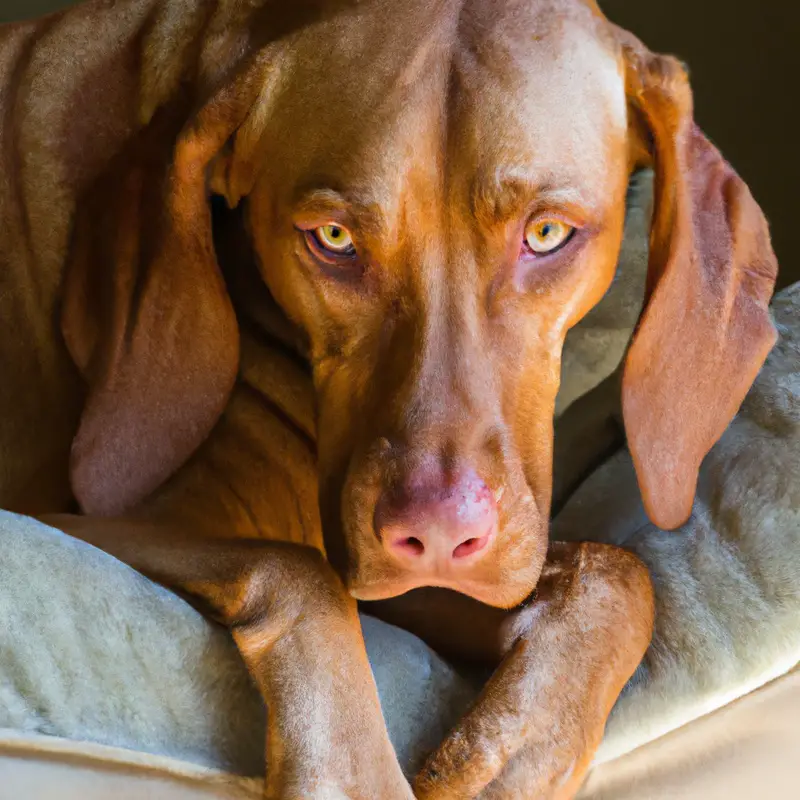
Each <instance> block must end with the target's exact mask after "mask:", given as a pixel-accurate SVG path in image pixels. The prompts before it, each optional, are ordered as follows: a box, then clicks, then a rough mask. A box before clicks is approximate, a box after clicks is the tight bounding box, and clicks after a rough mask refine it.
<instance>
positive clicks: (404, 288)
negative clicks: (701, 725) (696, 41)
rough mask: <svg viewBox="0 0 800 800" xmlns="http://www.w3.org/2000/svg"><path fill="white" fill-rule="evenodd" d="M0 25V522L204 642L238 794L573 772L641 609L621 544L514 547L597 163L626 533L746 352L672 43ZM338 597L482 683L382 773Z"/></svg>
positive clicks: (127, 20)
mask: <svg viewBox="0 0 800 800" xmlns="http://www.w3.org/2000/svg"><path fill="white" fill-rule="evenodd" d="M0 37H1V38H0V78H1V80H0V108H1V109H2V127H1V128H0V143H1V145H2V149H1V150H0V159H2V167H1V168H0V209H1V211H0V220H2V232H1V233H0V269H1V270H2V272H0V277H1V278H2V292H1V293H0V364H1V365H2V382H1V383H0V505H2V507H4V508H6V509H10V510H12V511H18V512H22V513H26V514H31V515H36V516H38V517H40V518H43V519H46V520H47V521H49V522H50V523H51V524H54V525H56V526H57V527H60V528H61V529H63V530H65V531H67V532H69V533H71V534H73V535H75V536H78V537H81V538H83V539H86V540H87V541H89V542H92V543H94V544H96V545H97V546H99V547H102V548H103V549H105V550H107V551H109V552H110V553H112V554H114V555H116V556H117V557H119V558H120V559H122V560H124V561H126V562H127V563H129V564H131V565H133V566H134V567H135V568H137V569H139V570H141V571H142V572H143V573H145V574H146V575H148V576H150V577H152V578H153V579H155V580H157V581H160V582H162V583H163V584H165V585H167V586H169V587H172V588H174V589H175V590H177V591H180V592H182V593H183V594H184V595H186V596H187V597H189V598H191V599H193V601H194V602H196V603H198V604H199V605H201V606H202V607H203V608H205V609H206V610H207V611H208V613H209V614H211V615H213V616H214V617H215V618H216V619H218V620H220V621H221V622H223V623H224V624H225V625H227V626H228V627H229V628H230V630H231V632H232V635H233V637H234V639H235V641H236V644H237V645H238V648H239V650H240V651H241V654H242V657H243V659H244V660H245V662H246V663H247V666H248V668H249V670H250V672H251V674H252V677H253V679H254V681H255V682H256V684H257V685H258V687H259V688H260V690H261V692H262V693H263V697H264V699H265V701H266V703H267V704H268V708H269V725H268V739H267V762H268V779H267V788H266V792H267V796H268V797H270V798H333V797H348V798H358V799H359V800H376V799H377V798H380V799H381V800H394V798H409V797H412V796H414V795H416V796H417V797H424V798H471V797H477V796H480V797H520V798H523V797H524V798H566V797H571V796H572V795H574V793H575V792H576V791H577V788H578V787H579V785H580V783H581V781H582V779H583V778H584V776H585V774H586V771H587V769H588V767H589V764H590V761H591V758H592V754H593V752H594V751H595V748H596V747H597V745H598V743H599V741H600V739H601V737H602V733H603V728H604V724H605V719H606V716H607V714H608V713H609V711H610V709H611V707H612V705H613V703H614V701H615V699H616V698H617V696H618V694H619V692H620V691H621V689H622V687H623V685H624V684H625V682H626V681H627V679H628V678H629V677H630V675H631V674H632V672H633V671H634V669H635V668H636V666H637V664H638V662H639V660H640V659H641V657H642V655H643V653H644V652H645V650H646V648H647V645H648V642H649V638H650V632H651V624H652V616H653V603H652V596H651V587H650V583H649V579H648V576H647V573H646V570H645V568H644V567H643V566H642V565H641V564H640V563H639V562H638V561H637V560H636V559H635V558H634V557H633V556H631V555H629V554H627V553H625V552H624V551H621V550H617V549H614V548H611V547H603V546H598V545H583V546H579V547H576V546H572V545H570V546H567V545H558V544H552V545H550V546H549V547H548V519H549V510H550V504H551V488H552V478H551V475H552V463H553V406H554V399H555V396H556V392H557V389H558V384H559V364H560V352H561V347H562V343H563V340H564V336H565V334H566V332H567V330H568V329H569V328H570V327H571V326H573V325H574V324H575V323H577V322H578V321H579V320H580V319H581V318H582V316H583V315H585V314H586V313H587V312H588V311H589V309H591V308H592V306H593V305H595V304H596V303H597V302H598V301H599V300H600V298H601V297H602V295H603V293H604V292H605V291H606V289H607V288H608V286H609V285H610V283H611V281H612V278H613V275H614V269H615V264H616V260H617V254H618V250H619V247H620V241H621V237H622V229H623V220H624V213H625V193H626V187H627V185H628V182H629V178H630V176H631V174H632V173H633V172H634V171H636V170H637V169H639V168H642V167H646V166H652V167H653V168H654V170H655V175H656V178H655V187H656V188H655V212H654V217H653V222H652V234H651V256H650V271H649V278H648V287H647V301H646V307H645V310H644V313H643V315H642V318H641V321H640V323H639V327H638V330H637V332H636V334H635V336H634V339H633V341H632V344H631V346H630V348H629V351H628V354H627V356H626V362H625V367H624V375H623V378H622V389H621V391H622V412H623V417H624V425H625V430H626V433H627V438H628V442H629V446H630V448H631V451H632V453H633V457H634V460H635V465H636V469H637V474H638V476H639V480H640V485H641V490H642V496H643V498H644V502H645V505H646V508H647V511H648V513H649V514H650V516H651V518H652V519H653V520H654V521H655V522H656V523H657V524H659V525H660V526H661V527H663V528H665V529H671V528H674V527H676V526H678V525H680V524H681V523H682V522H683V521H685V520H686V518H687V517H688V515H689V514H690V512H691V508H692V501H693V495H694V490H695V483H696V478H697V472H698V466H699V464H700V462H701V460H702V459H703V457H704V455H705V454H706V453H707V451H708V450H709V448H710V447H711V446H712V445H713V443H714V442H715V441H716V439H717V438H718V437H719V436H720V434H721V433H722V431H723V430H724V428H725V426H726V425H727V423H728V422H729V421H730V419H731V418H732V416H733V415H734V414H735V412H736V410H737V408H738V406H739V404H740V402H741V401H742V399H743V397H744V395H745V393H746V391H747V389H748V387H749V385H750V383H751V382H752V380H753V379H754V376H755V375H756V373H757V371H758V369H759V367H760V366H761V364H762V362H763V360H764V359H765V357H766V354H767V353H768V351H769V349H770V347H771V345H772V343H773V341H774V330H773V326H772V324H771V321H770V318H769V314H768V311H767V304H768V301H769V299H770V295H771V291H772V287H773V283H774V279H775V275H776V263H775V259H774V256H773V254H772V250H771V248H770V242H769V234H768V230H767V225H766V222H765V220H764V218H763V215H762V213H761V211H760V209H759V208H758V206H757V205H756V203H755V202H754V200H753V198H752V197H751V195H750V193H749V191H748V189H747V187H746V186H745V185H744V183H743V182H742V181H741V179H740V178H739V177H738V176H737V175H736V173H735V172H734V171H733V170H732V169H731V168H730V167H729V166H728V165H727V163H726V162H725V161H724V160H723V159H722V157H721V156H720V154H719V153H718V152H717V150H716V149H715V148H714V146H713V145H712V144H710V143H709V141H708V140H707V139H706V138H705V137H704V135H703V134H702V133H701V132H700V130H698V128H697V127H696V126H695V124H694V122H693V119H692V97H691V93H690V89H689V85H688V82H687V77H686V75H685V72H684V70H683V68H682V67H681V65H680V64H679V63H678V62H677V61H675V60H674V59H673V58H671V57H665V56H660V55H654V54H653V53H651V52H649V51H648V50H647V49H645V48H644V46H643V45H641V43H639V42H638V41H637V40H636V39H634V38H633V37H632V36H630V35H629V34H627V33H625V32H623V31H621V30H620V29H618V28H616V27H615V26H613V25H612V24H611V23H609V22H608V21H607V20H606V19H605V18H604V17H603V16H602V15H601V13H600V11H599V10H598V8H597V7H596V5H595V4H594V2H593V0H502V1H501V0H404V1H403V2H396V0H392V1H391V2H390V1H389V0H297V1H296V2H292V3H280V2H277V0H94V2H89V3H87V4H85V5H83V6H79V7H77V8H74V9H72V10H69V11H66V12H64V13H62V14H58V15H55V16H51V17H48V18H46V19H44V20H41V21H38V22H33V23H26V24H19V25H15V26H11V27H6V28H4V29H2V31H1V32H0ZM664 535H665V536H668V535H669V534H668V533H665V534H664ZM426 587H427V588H426ZM359 601H360V602H363V603H367V604H368V605H367V607H368V608H369V610H370V611H371V612H372V613H375V614H379V615H381V616H383V617H384V618H387V619H391V620H393V621H395V622H399V623H400V624H402V625H404V626H405V627H407V628H409V629H410V630H413V631H415V632H417V633H419V634H420V635H423V636H424V637H425V638H427V640H428V641H430V642H431V643H432V644H433V645H434V646H435V647H437V648H439V649H440V650H442V651H443V652H446V653H448V654H451V655H454V656H459V657H461V658H471V659H478V660H481V661H483V662H486V663H488V664H491V665H493V666H495V667H496V670H495V672H494V674H493V677H492V678H491V680H490V681H489V683H488V684H487V686H486V688H485V690H484V692H483V694H482V695H481V697H480V698H479V700H478V701H477V702H476V704H475V705H474V707H473V708H472V709H471V710H470V712H469V713H468V714H467V716H466V717H465V718H464V719H463V720H462V722H461V723H460V724H459V725H458V726H457V728H456V729H455V730H453V731H452V733H451V734H450V735H449V737H448V738H447V739H446V741H444V742H443V743H442V745H441V747H440V748H439V750H438V751H437V752H435V753H433V754H432V755H431V757H430V759H429V761H428V762H427V764H426V766H425V768H424V769H423V771H422V772H421V774H420V775H419V776H417V778H416V780H415V782H414V785H413V790H412V786H411V785H410V784H409V783H408V782H407V780H406V778H405V777H404V776H403V774H402V772H401V770H400V767H399V765H398V762H397V759H396V757H395V754H394V752H393V750H392V747H391V744H390V742H389V739H388V737H387V733H386V731H385V728H384V723H383V719H382V716H381V710H380V706H379V701H378V696H377V692H376V689H375V685H374V682H373V680H372V676H371V673H370V670H369V665H368V662H367V658H366V655H365V649H364V645H363V642H362V638H361V632H360V628H359V622H358V616H357V602H359ZM412 791H413V793H412Z"/></svg>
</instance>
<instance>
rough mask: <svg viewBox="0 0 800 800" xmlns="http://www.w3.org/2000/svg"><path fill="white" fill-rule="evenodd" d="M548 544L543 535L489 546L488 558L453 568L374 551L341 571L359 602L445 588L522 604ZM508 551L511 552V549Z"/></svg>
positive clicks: (491, 601) (496, 602)
mask: <svg viewBox="0 0 800 800" xmlns="http://www.w3.org/2000/svg"><path fill="white" fill-rule="evenodd" d="M546 549H547V539H546V537H544V538H542V539H541V541H540V537H532V538H530V539H528V540H527V541H525V542H519V541H517V542H514V546H513V547H510V548H503V547H502V546H500V547H498V548H497V550H496V551H495V548H494V547H490V552H489V553H488V554H487V556H486V561H485V562H484V563H483V564H481V565H480V566H479V565H477V564H470V563H469V561H470V559H469V557H467V558H466V559H465V562H466V563H464V564H463V568H462V565H460V564H456V565H453V566H452V567H451V568H445V569H441V568H437V567H436V566H435V565H432V566H431V568H430V569H426V570H420V569H404V568H403V567H402V566H399V565H398V564H396V563H394V562H390V561H387V560H386V559H384V558H381V557H380V556H379V555H378V554H373V555H372V557H370V556H367V557H366V558H364V557H363V554H362V557H361V558H359V559H358V563H357V564H354V565H352V566H351V568H350V569H348V570H347V571H346V573H345V575H344V576H343V577H344V581H345V585H346V587H347V590H348V592H349V593H350V595H351V596H352V597H353V598H355V599H356V600H359V601H364V602H375V601H380V600H390V599H392V598H394V597H398V596H399V595H403V594H406V593H407V592H411V591H413V590H415V589H424V588H439V589H449V590H451V591H454V592H458V593H459V594H463V595H466V596H468V597H471V598H472V599H474V600H477V601H478V602H480V603H484V604H486V605H489V606H494V607H496V608H513V607H515V606H517V605H519V604H520V603H522V602H523V601H524V600H525V599H526V598H527V597H529V596H530V594H531V592H533V590H534V589H535V587H536V584H537V583H538V580H539V576H540V574H541V570H542V567H543V565H544V559H545V553H546ZM509 551H510V552H509Z"/></svg>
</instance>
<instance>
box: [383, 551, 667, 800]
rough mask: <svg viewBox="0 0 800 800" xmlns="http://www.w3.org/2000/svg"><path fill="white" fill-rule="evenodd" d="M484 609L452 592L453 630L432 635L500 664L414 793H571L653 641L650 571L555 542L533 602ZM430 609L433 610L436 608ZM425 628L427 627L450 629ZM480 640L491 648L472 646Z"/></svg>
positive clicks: (449, 615)
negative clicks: (612, 710) (617, 703)
mask: <svg viewBox="0 0 800 800" xmlns="http://www.w3.org/2000/svg"><path fill="white" fill-rule="evenodd" d="M434 608H435V607H434ZM398 609H399V606H397V607H396V610H398ZM483 609H484V610H483V611H481V607H480V604H478V603H474V601H470V600H468V599H467V598H463V599H458V598H457V597H456V596H453V597H452V598H451V604H450V610H449V611H445V612H444V613H445V615H446V616H445V619H446V620H449V621H448V622H447V624H446V625H445V626H444V627H446V629H447V632H446V634H444V635H443V634H441V633H440V634H439V636H440V639H439V641H438V642H437V641H436V640H435V639H434V641H432V642H431V643H432V644H433V646H437V645H438V646H440V647H441V649H444V650H446V651H448V652H450V653H453V654H454V653H457V652H459V650H460V652H461V655H462V656H466V657H476V658H479V659H480V660H489V661H491V660H492V659H498V658H502V661H501V663H500V665H499V667H498V668H497V670H496V671H495V673H494V675H493V676H492V678H491V679H490V681H489V683H488V684H487V685H486V687H485V689H484V691H483V692H482V694H481V695H480V697H479V698H478V700H477V701H476V703H475V705H474V706H473V708H472V709H471V710H470V711H469V712H468V713H467V715H466V716H465V717H464V718H463V719H462V720H461V722H460V723H459V724H458V725H457V726H456V728H455V729H454V730H453V731H452V732H451V733H450V735H449V736H448V737H447V739H446V740H445V741H444V743H443V744H442V745H441V746H440V747H439V749H438V750H437V751H436V752H435V753H434V754H433V755H432V756H431V757H430V759H429V760H428V762H427V763H426V765H425V767H424V768H423V770H422V771H421V772H420V775H419V776H418V778H417V781H416V784H415V788H416V792H417V797H419V798H425V799H426V800H427V799H428V798H430V799H431V800H433V798H435V799H436V800H444V799H445V798H447V799H448V800H449V799H450V798H452V799H453V800H455V798H459V799H460V798H474V797H481V798H487V800H488V798H492V800H494V798H497V799H498V800H499V799H500V798H504V799H507V798H512V797H514V798H516V797H519V798H525V800H544V798H547V800H552V799H553V798H559V799H561V798H569V797H572V796H573V795H574V794H575V792H576V791H577V790H578V788H579V786H580V785H581V783H582V781H583V779H584V777H585V774H586V771H587V769H588V768H589V765H590V763H591V759H592V756H593V754H594V752H595V751H596V749H597V747H598V745H599V744H600V740H601V738H602V735H603V729H604V726H605V722H606V718H607V716H608V714H609V712H610V710H611V707H612V706H613V704H614V702H615V701H616V699H617V697H618V695H619V693H620V692H621V690H622V688H623V687H624V685H625V683H626V682H627V681H628V679H629V678H630V676H631V675H632V674H633V672H634V670H635V669H636V667H637V665H638V664H639V662H640V661H641V659H642V657H643V655H644V653H645V650H646V649H647V646H648V644H649V642H650V637H651V634H652V625H653V597H652V588H651V585H650V579H649V576H648V574H647V570H646V568H645V567H644V565H643V564H642V563H641V562H639V561H638V559H636V558H635V557H634V556H632V555H630V554H629V553H626V552H625V551H623V550H620V549H617V548H614V547H608V546H599V545H594V544H570V545H567V544H554V545H552V546H551V549H550V553H549V556H548V561H547V563H546V565H545V568H544V570H543V572H542V577H541V580H540V582H539V585H538V587H537V595H536V597H535V599H534V600H532V602H530V603H529V604H527V605H525V606H524V607H521V608H519V609H515V610H512V611H508V612H503V611H499V610H497V609H489V608H486V607H483ZM467 610H468V611H469V613H467V614H464V613H461V612H464V611H467ZM428 615H429V616H432V615H435V612H434V611H432V610H431V608H430V607H429V611H428ZM382 616H385V615H383V614H382ZM457 618H460V620H461V622H460V623H459V622H458V620H457ZM412 619H413V617H412ZM425 624H426V625H427V627H428V633H433V632H434V629H435V628H437V627H439V629H440V630H441V626H438V625H437V624H436V623H434V622H428V623H425ZM424 627H425V625H418V626H416V628H417V629H418V632H419V630H420V629H421V628H424ZM459 631H460V633H459ZM442 636H444V638H441V637H442ZM459 636H460V638H461V639H462V640H463V641H462V643H461V645H460V646H459V643H458V641H457V639H458V638H459ZM478 637H479V638H481V639H482V644H480V645H477V646H476V645H475V644H473V643H471V642H470V639H472V640H473V641H474V639H475V638H478ZM426 638H428V637H426ZM442 645H443V646H442Z"/></svg>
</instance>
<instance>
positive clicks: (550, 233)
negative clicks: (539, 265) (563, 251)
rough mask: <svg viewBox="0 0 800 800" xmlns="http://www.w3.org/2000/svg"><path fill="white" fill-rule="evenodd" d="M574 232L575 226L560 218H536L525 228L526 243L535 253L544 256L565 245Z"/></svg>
mask: <svg viewBox="0 0 800 800" xmlns="http://www.w3.org/2000/svg"><path fill="white" fill-rule="evenodd" d="M573 233H575V228H573V227H572V226H571V225H567V223H566V222H562V221H561V220H559V219H550V218H539V219H534V220H531V221H530V222H529V223H528V226H527V227H526V228H525V245H526V246H527V247H528V249H529V250H531V251H532V252H533V253H534V254H535V255H538V256H544V255H547V254H548V253H553V252H555V251H556V250H558V248H559V247H563V246H564V245H565V244H566V243H567V242H568V241H569V240H570V237H571V236H572V234H573Z"/></svg>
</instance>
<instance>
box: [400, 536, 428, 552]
mask: <svg viewBox="0 0 800 800" xmlns="http://www.w3.org/2000/svg"><path fill="white" fill-rule="evenodd" d="M397 547H398V549H400V550H404V551H405V552H406V553H407V554H408V555H410V556H421V555H422V554H423V553H424V552H425V545H424V544H423V543H422V542H421V541H420V540H419V539H417V537H416V536H409V537H408V538H407V539H402V540H401V541H399V542H398V543H397Z"/></svg>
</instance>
